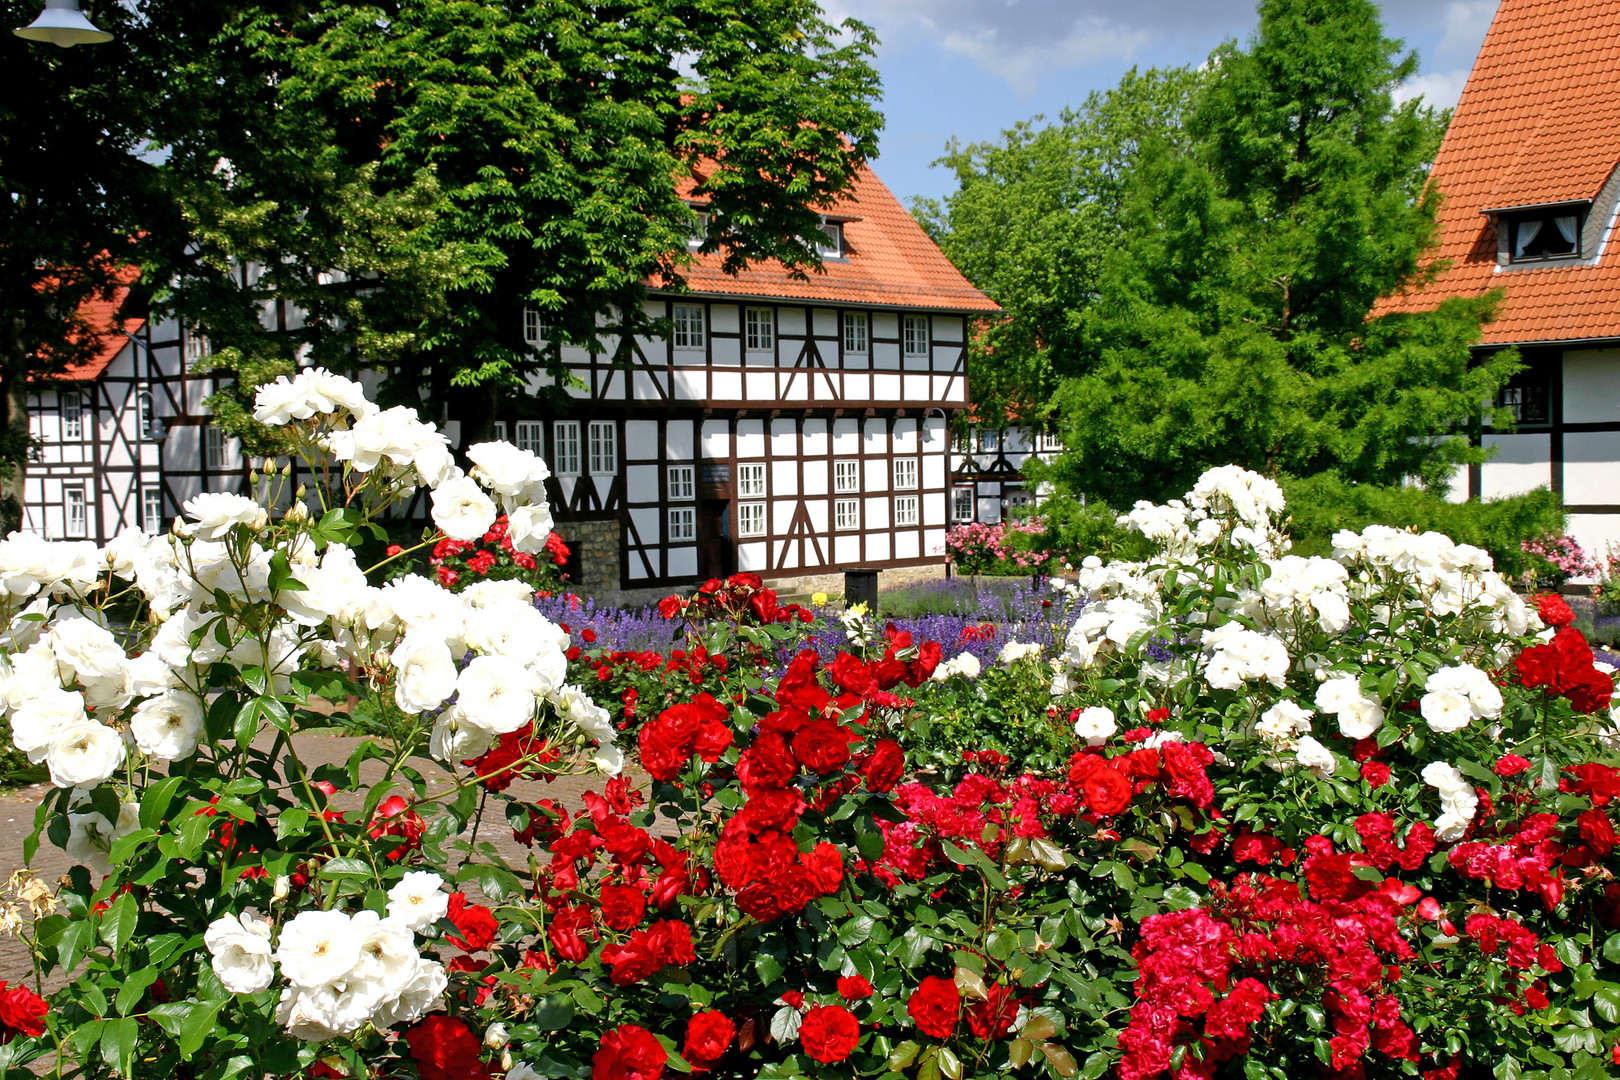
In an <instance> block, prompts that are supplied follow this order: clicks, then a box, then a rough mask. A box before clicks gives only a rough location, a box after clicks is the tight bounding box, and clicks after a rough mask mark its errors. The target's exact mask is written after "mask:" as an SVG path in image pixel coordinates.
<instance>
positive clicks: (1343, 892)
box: [1305, 853, 1373, 903]
mask: <svg viewBox="0 0 1620 1080" xmlns="http://www.w3.org/2000/svg"><path fill="white" fill-rule="evenodd" d="M1305 881H1306V884H1308V885H1309V886H1310V890H1311V897H1312V899H1314V900H1316V901H1318V902H1322V901H1327V900H1339V901H1343V902H1345V903H1348V902H1350V901H1352V900H1357V899H1359V898H1361V897H1362V896H1365V895H1366V894H1367V893H1369V892H1372V891H1373V887H1372V885H1370V884H1369V883H1367V882H1365V881H1362V880H1361V879H1360V878H1358V877H1356V874H1355V868H1354V866H1353V865H1352V863H1351V856H1350V855H1349V853H1344V854H1339V855H1317V856H1315V857H1313V858H1311V859H1309V860H1307V861H1306V863H1305Z"/></svg>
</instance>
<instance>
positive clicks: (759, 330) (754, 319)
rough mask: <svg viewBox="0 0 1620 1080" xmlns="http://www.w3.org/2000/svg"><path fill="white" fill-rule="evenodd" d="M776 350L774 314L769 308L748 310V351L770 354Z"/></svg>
mask: <svg viewBox="0 0 1620 1080" xmlns="http://www.w3.org/2000/svg"><path fill="white" fill-rule="evenodd" d="M775 348H776V312H775V311H773V310H771V309H770V308H753V307H751V308H749V309H748V351H749V352H772V351H774V350H775Z"/></svg>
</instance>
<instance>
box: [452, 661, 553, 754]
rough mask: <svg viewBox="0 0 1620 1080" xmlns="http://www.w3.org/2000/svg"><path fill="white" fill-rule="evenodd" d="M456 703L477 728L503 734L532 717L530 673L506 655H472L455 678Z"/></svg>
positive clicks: (532, 691) (514, 729) (533, 702)
mask: <svg viewBox="0 0 1620 1080" xmlns="http://www.w3.org/2000/svg"><path fill="white" fill-rule="evenodd" d="M456 705H457V707H458V708H459V709H460V710H461V712H462V713H463V714H464V715H466V716H467V717H468V719H470V720H472V721H473V723H475V724H477V725H478V726H479V727H482V728H485V729H486V730H488V731H491V732H493V733H494V734H496V735H505V734H506V733H507V732H509V731H516V730H517V729H518V728H520V727H522V726H523V725H524V724H527V723H528V722H529V721H531V720H533V719H534V708H535V698H534V676H533V675H531V674H530V673H529V671H528V670H527V669H526V668H525V667H524V666H523V665H522V664H520V663H518V662H517V661H516V660H513V659H511V658H510V657H506V656H475V657H473V659H472V661H471V662H470V663H469V664H468V665H467V666H466V667H465V668H463V669H462V671H461V674H460V676H459V677H457V679H456Z"/></svg>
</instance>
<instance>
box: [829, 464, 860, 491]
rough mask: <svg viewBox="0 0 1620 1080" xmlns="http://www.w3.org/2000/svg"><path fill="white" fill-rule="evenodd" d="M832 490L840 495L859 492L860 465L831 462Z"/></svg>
mask: <svg viewBox="0 0 1620 1080" xmlns="http://www.w3.org/2000/svg"><path fill="white" fill-rule="evenodd" d="M833 490H834V491H836V492H838V493H839V494H840V495H846V494H851V493H854V492H857V491H859V490H861V463H860V462H859V461H854V460H848V461H835V462H833Z"/></svg>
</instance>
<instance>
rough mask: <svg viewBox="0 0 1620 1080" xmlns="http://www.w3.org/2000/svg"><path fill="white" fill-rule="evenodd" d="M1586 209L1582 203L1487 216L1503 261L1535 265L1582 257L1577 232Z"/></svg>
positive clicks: (1495, 213)
mask: <svg viewBox="0 0 1620 1080" xmlns="http://www.w3.org/2000/svg"><path fill="white" fill-rule="evenodd" d="M1587 209H1588V205H1587V204H1585V203H1560V204H1556V205H1553V206H1528V207H1513V208H1512V209H1506V210H1496V211H1492V212H1491V213H1492V214H1494V216H1495V217H1496V227H1497V230H1498V232H1499V234H1500V238H1501V241H1502V248H1503V249H1505V254H1506V255H1507V261H1508V262H1511V263H1538V262H1548V261H1551V260H1563V259H1579V258H1580V257H1581V256H1582V254H1583V252H1582V251H1581V247H1582V244H1581V232H1582V229H1583V227H1584V226H1585V224H1586V212H1587Z"/></svg>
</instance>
